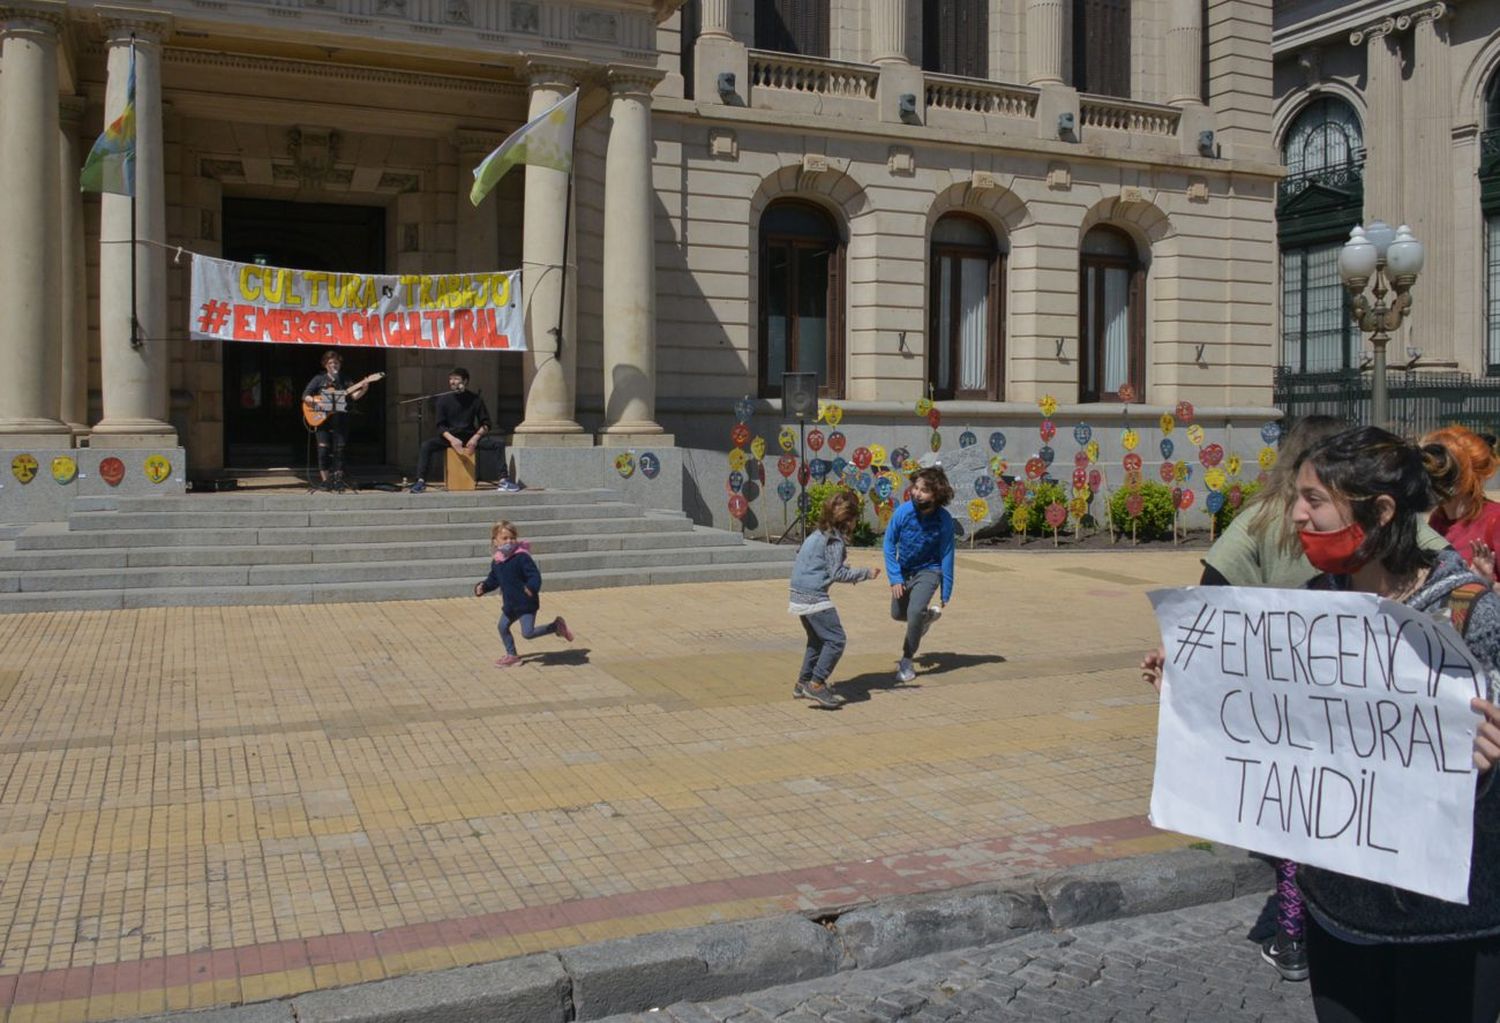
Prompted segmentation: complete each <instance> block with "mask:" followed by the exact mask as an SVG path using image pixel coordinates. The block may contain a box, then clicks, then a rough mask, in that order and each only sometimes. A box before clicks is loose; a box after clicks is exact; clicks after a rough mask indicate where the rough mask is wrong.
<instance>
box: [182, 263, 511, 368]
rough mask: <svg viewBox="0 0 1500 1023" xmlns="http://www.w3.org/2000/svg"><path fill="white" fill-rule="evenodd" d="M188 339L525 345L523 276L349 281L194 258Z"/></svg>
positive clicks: (359, 277)
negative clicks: (522, 297) (522, 311)
mask: <svg viewBox="0 0 1500 1023" xmlns="http://www.w3.org/2000/svg"><path fill="white" fill-rule="evenodd" d="M191 308H192V314H191V323H190V326H189V331H190V334H191V336H192V337H194V338H196V339H198V340H203V341H260V342H266V343H271V344H313V345H330V346H342V345H348V346H353V347H360V346H364V347H378V348H437V349H481V350H483V349H489V350H506V351H520V350H524V349H525V347H526V336H525V332H524V329H523V327H522V314H521V273H520V271H519V270H513V271H505V272H499V273H470V274H354V273H330V272H323V271H313V270H291V269H286V268H284V267H273V266H260V265H258V264H252V263H236V262H233V261H230V260H224V259H214V258H212V257H208V256H194V257H193V286H192V299H191Z"/></svg>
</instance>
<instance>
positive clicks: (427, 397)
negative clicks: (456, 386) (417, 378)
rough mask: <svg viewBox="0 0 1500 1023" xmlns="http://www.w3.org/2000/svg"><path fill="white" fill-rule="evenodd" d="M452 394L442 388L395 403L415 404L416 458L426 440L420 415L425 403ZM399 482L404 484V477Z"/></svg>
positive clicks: (425, 432)
mask: <svg viewBox="0 0 1500 1023" xmlns="http://www.w3.org/2000/svg"><path fill="white" fill-rule="evenodd" d="M452 393H453V391H452V389H451V388H444V389H443V390H441V391H433V392H432V393H431V394H423V395H419V396H418V397H415V398H405V399H403V400H401V401H398V402H396V404H397V405H410V404H412V403H416V406H417V457H418V458H421V457H422V442H423V441H424V440H426V439H427V430H426V429H425V428H424V427H423V425H422V413H423V410H424V409H426V408H427V403H428V402H429V401H433V400H435V399H437V398H441V397H442V396H443V395H445V394H452ZM422 469H423V471H424V472H425V471H426V469H427V466H425V465H424V466H422ZM401 482H402V484H403V485H404V484H405V483H406V477H405V476H403V477H401Z"/></svg>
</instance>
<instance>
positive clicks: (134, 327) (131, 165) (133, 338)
mask: <svg viewBox="0 0 1500 1023" xmlns="http://www.w3.org/2000/svg"><path fill="white" fill-rule="evenodd" d="M130 76H131V83H132V84H134V81H135V33H134V32H132V33H130ZM128 99H129V100H131V101H133V100H134V99H135V97H134V96H130V97H128ZM138 125H139V118H136V125H133V126H132V128H133V129H134V128H136V127H137V126H138ZM135 134H136V138H133V139H131V150H130V155H129V156H128V157H127V158H126V168H127V169H126V177H127V178H128V180H129V183H130V347H131V348H134V349H136V350H139V349H140V348H141V347H142V346H143V345H144V344H145V341H143V340H142V338H141V319H140V316H138V315H137V313H136V288H137V284H136V266H135V259H136V257H135V250H136V238H135V233H136V227H135V194H136V192H137V191H138V189H137V187H136V174H135V168H136V162H135V157H136V150H137V148H138V147H137V145H136V143H137V140H138V139H139V131H136V132H135Z"/></svg>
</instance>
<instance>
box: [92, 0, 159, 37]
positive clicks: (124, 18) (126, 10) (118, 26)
mask: <svg viewBox="0 0 1500 1023" xmlns="http://www.w3.org/2000/svg"><path fill="white" fill-rule="evenodd" d="M94 13H95V14H96V15H97V16H98V18H99V25H100V27H101V28H103V29H104V34H105V37H106V39H107V40H108V41H109V42H110V43H111V44H115V43H125V42H129V41H130V40H131V38H132V37H133V38H134V39H135V41H136V42H138V43H158V44H159V43H164V42H166V41H167V38H168V37H169V36H170V35H171V34H172V17H171V15H167V14H163V13H161V12H160V11H153V10H147V9H145V8H141V7H96V8H94Z"/></svg>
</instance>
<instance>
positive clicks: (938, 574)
mask: <svg viewBox="0 0 1500 1023" xmlns="http://www.w3.org/2000/svg"><path fill="white" fill-rule="evenodd" d="M942 582H943V573H942V570H941V569H937V568H924V569H922V571H920V572H918V573H917V574H916V575H913V576H908V577H907V579H906V592H905V593H903V594H901V596H900V597H896V598H893V599H892V600H891V617H892V618H894V619H895V620H896V621H898V622H905V623H906V641H905V642H904V643H902V644H901V656H902V657H904V658H906V659H907V660H910V659H911V658H913V657H915V656H917V644H918V643H920V642H922V612H923V611H925V610H927V605H928V604H931V603H932V595H933V594H934V593H936V592H937V588H938V587H939V586H941V585H942ZM913 610H915V613H912V612H913Z"/></svg>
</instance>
